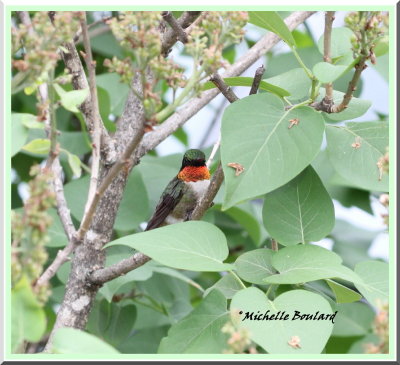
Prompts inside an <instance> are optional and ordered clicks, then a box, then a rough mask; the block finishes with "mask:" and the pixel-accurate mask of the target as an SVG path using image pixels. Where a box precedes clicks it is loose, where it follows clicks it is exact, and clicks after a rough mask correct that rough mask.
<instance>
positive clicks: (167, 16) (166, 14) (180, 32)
mask: <svg viewBox="0 0 400 365" xmlns="http://www.w3.org/2000/svg"><path fill="white" fill-rule="evenodd" d="M161 15H162V17H163V18H164V20H165V21H166V22H167V23H168V24H169V25H170V26H171V28H172V29H173V30H174V32H175V35H176V37H177V38H178V39H179V40H180V41H181V42H182V43H187V41H188V36H187V34H186V32H185V31H184V29H183V28H182V27H181V26H180V24H179V23H178V22H177V20H176V19H175V17H174V16H173V15H172V12H170V11H163V12H162V13H161Z"/></svg>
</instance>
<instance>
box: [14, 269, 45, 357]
mask: <svg viewBox="0 0 400 365" xmlns="http://www.w3.org/2000/svg"><path fill="white" fill-rule="evenodd" d="M11 319H12V320H11V323H12V327H11V347H12V351H13V352H14V351H16V350H17V349H18V347H19V346H20V345H21V343H22V342H23V341H24V340H26V341H30V342H38V341H39V340H40V339H41V338H42V336H43V335H44V332H45V330H46V316H45V313H44V310H43V308H42V306H40V305H39V303H38V302H37V300H36V298H35V296H34V294H33V292H32V289H31V286H30V284H29V282H28V279H27V278H26V277H25V276H24V277H23V278H22V279H21V280H20V281H19V282H18V283H17V284H16V285H15V286H14V288H13V289H12V291H11Z"/></svg>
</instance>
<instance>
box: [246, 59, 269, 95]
mask: <svg viewBox="0 0 400 365" xmlns="http://www.w3.org/2000/svg"><path fill="white" fill-rule="evenodd" d="M264 71H265V68H264V65H262V66H260V67H259V68H257V70H256V73H255V75H254V79H253V84H252V85H251V89H250V93H249V95H253V94H257V91H258V88H259V87H260V82H261V79H262V77H263V75H264Z"/></svg>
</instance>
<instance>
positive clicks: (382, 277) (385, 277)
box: [354, 260, 389, 309]
mask: <svg viewBox="0 0 400 365" xmlns="http://www.w3.org/2000/svg"><path fill="white" fill-rule="evenodd" d="M354 271H355V272H356V273H357V274H358V275H359V276H360V277H361V278H362V279H363V283H357V284H356V288H357V289H358V290H359V291H360V292H361V294H362V295H363V296H364V297H365V299H367V300H368V302H369V303H370V304H371V305H372V306H374V307H375V308H378V309H379V307H380V305H382V304H384V303H385V302H387V301H388V300H389V265H388V264H387V263H386V262H381V261H373V260H369V261H364V262H360V263H358V264H357V265H356V267H355V268H354Z"/></svg>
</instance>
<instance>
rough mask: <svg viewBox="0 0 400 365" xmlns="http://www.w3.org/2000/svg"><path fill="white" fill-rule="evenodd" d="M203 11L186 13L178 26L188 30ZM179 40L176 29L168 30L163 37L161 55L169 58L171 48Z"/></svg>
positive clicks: (179, 20)
mask: <svg viewBox="0 0 400 365" xmlns="http://www.w3.org/2000/svg"><path fill="white" fill-rule="evenodd" d="M200 13H201V11H185V12H183V14H182V15H181V16H180V17H179V19H178V20H177V21H176V22H177V24H178V25H179V26H180V27H181V28H182V29H186V28H187V27H188V26H190V25H191V24H192V23H193V22H194V20H195V19H196V18H197V17H198V16H199V15H200ZM176 40H177V34H176V32H175V30H174V29H172V28H171V29H168V30H167V31H166V32H165V33H164V35H163V37H162V45H161V54H162V55H163V56H164V57H166V56H168V54H169V52H170V49H171V47H172V46H173V45H174V44H175V42H176Z"/></svg>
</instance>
